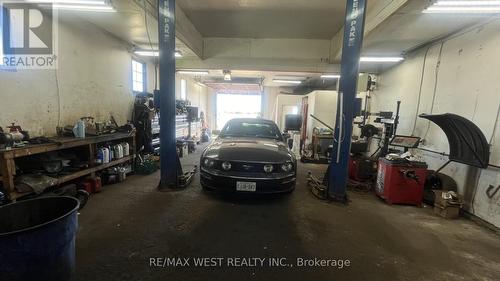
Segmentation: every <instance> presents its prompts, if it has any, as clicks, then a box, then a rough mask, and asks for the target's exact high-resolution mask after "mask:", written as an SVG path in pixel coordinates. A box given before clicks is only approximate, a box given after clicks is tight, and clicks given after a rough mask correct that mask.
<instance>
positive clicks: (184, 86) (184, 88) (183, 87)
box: [181, 79, 187, 100]
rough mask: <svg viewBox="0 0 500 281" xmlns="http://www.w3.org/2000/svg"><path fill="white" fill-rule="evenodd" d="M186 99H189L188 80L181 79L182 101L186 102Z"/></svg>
mask: <svg viewBox="0 0 500 281" xmlns="http://www.w3.org/2000/svg"><path fill="white" fill-rule="evenodd" d="M186 97H187V83H186V79H181V100H186Z"/></svg>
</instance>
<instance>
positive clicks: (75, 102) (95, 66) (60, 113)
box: [0, 19, 134, 136]
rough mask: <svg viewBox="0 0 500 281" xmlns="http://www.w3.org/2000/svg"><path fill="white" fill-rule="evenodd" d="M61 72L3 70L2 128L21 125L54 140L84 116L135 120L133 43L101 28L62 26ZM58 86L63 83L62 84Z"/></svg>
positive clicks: (0, 74)
mask: <svg viewBox="0 0 500 281" xmlns="http://www.w3.org/2000/svg"><path fill="white" fill-rule="evenodd" d="M58 58H59V69H58V70H57V71H56V70H19V71H17V72H7V71H2V72H0V84H1V85H2V86H3V87H2V90H1V92H0V99H1V102H0V122H1V123H0V126H6V125H8V124H9V123H10V122H16V123H18V124H19V125H21V126H22V127H23V129H25V130H28V131H29V132H30V134H31V135H32V136H37V135H46V136H52V135H55V133H56V126H58V124H59V125H61V126H64V125H72V124H74V123H75V122H76V121H77V120H78V119H79V118H80V117H83V116H94V117H95V118H97V119H98V120H100V121H104V120H109V117H110V114H113V116H114V117H115V118H116V120H117V121H118V123H120V124H123V123H125V122H126V121H127V120H128V119H130V118H131V112H132V104H133V100H134V96H133V94H132V90H131V88H132V85H131V84H132V83H131V82H132V81H131V80H132V74H131V59H132V57H131V54H130V53H129V51H128V45H127V44H126V43H124V42H122V41H120V40H118V39H115V38H114V37H112V36H110V35H109V34H108V33H106V32H104V31H102V30H101V29H99V28H97V27H96V26H94V25H92V24H90V23H88V22H86V21H79V20H76V19H75V20H73V21H72V22H71V23H68V22H60V23H59V54H58ZM57 82H58V83H57Z"/></svg>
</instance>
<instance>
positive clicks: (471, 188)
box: [371, 19, 500, 227]
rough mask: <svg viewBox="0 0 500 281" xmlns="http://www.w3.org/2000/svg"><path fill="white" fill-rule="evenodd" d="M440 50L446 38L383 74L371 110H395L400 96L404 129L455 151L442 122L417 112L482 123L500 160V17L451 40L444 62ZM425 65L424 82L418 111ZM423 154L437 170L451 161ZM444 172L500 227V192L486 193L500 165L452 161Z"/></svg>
mask: <svg viewBox="0 0 500 281" xmlns="http://www.w3.org/2000/svg"><path fill="white" fill-rule="evenodd" d="M440 49H441V43H438V44H435V45H433V46H431V47H430V49H429V50H428V52H427V48H424V49H422V50H420V51H418V52H417V53H415V54H413V55H411V56H410V57H408V58H407V59H406V60H405V62H403V63H402V64H400V65H398V66H397V67H394V68H392V69H390V70H389V71H386V72H385V73H382V74H381V75H380V77H379V86H378V90H377V91H375V92H374V93H373V95H372V99H371V100H372V101H371V111H372V112H378V111H381V110H387V111H394V110H395V106H396V100H398V99H400V100H401V101H402V104H401V118H400V126H399V127H398V134H403V135H404V134H408V135H410V134H414V135H416V136H420V137H422V138H424V140H425V145H423V147H425V148H427V149H431V150H435V151H440V152H449V148H448V142H447V139H446V136H445V135H444V133H443V132H442V131H441V129H440V128H439V127H437V126H435V125H434V124H430V123H429V121H426V120H425V119H421V118H417V119H416V115H417V114H420V113H428V114H430V113H432V114H439V113H455V114H458V115H461V116H463V117H465V118H467V119H469V120H472V121H473V122H474V123H475V124H476V125H477V126H479V128H481V130H482V132H483V133H484V135H485V136H486V138H487V139H488V141H490V142H491V154H490V163H491V164H494V165H500V128H498V127H499V126H500V124H499V122H498V110H499V108H500V83H499V82H498V75H499V74H498V69H500V53H499V52H498V50H499V49H500V20H499V19H497V20H495V21H494V22H491V23H489V24H487V25H484V26H482V27H479V28H474V29H472V30H469V31H467V32H464V33H462V34H460V35H457V36H454V37H450V38H448V39H447V40H445V41H444V43H443V45H442V54H441V60H440V63H438V60H439V53H440ZM426 52H427V56H426V55H425V54H426ZM425 56H426V59H425V67H423V64H424V58H425ZM422 69H424V71H423V83H422V91H421V98H420V106H419V110H418V112H417V107H418V106H417V105H418V104H419V103H418V96H419V88H420V81H421V77H422ZM436 77H437V80H436ZM434 87H436V94H435V97H434V103H433V102H432V101H433V96H434V95H433V93H434ZM415 119H416V120H417V122H416V126H415V127H414V122H415ZM495 127H496V128H495ZM420 153H422V152H421V151H420ZM422 155H423V156H424V157H425V159H426V161H427V162H428V164H429V166H430V168H431V169H436V168H437V167H439V166H440V165H441V164H443V163H444V162H446V160H447V158H446V157H441V156H438V155H436V154H430V153H422ZM443 172H444V173H445V174H448V175H450V176H452V177H453V178H455V180H456V181H457V182H458V184H459V192H460V193H461V194H462V195H464V196H465V200H466V204H465V208H466V209H467V210H468V211H469V212H471V213H474V214H475V215H477V216H479V217H480V218H482V219H484V220H486V221H488V222H490V223H492V224H493V225H495V226H497V227H500V193H498V194H496V196H495V197H494V198H492V199H490V198H488V197H487V196H486V194H485V191H486V189H487V188H488V186H489V185H493V186H498V185H499V184H500V171H499V169H496V168H488V169H484V170H479V169H476V168H472V167H468V166H466V165H463V164H458V163H452V164H450V165H449V166H448V167H447V168H445V169H444V170H443Z"/></svg>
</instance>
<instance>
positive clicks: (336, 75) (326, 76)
mask: <svg viewBox="0 0 500 281" xmlns="http://www.w3.org/2000/svg"><path fill="white" fill-rule="evenodd" d="M321 78H323V79H339V78H340V74H323V75H321Z"/></svg>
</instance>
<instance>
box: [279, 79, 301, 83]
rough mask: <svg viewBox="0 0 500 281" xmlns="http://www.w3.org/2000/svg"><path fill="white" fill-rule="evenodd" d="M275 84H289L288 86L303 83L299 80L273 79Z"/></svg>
mask: <svg viewBox="0 0 500 281" xmlns="http://www.w3.org/2000/svg"><path fill="white" fill-rule="evenodd" d="M273 82H275V83H288V84H300V83H302V81H299V80H283V79H273Z"/></svg>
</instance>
